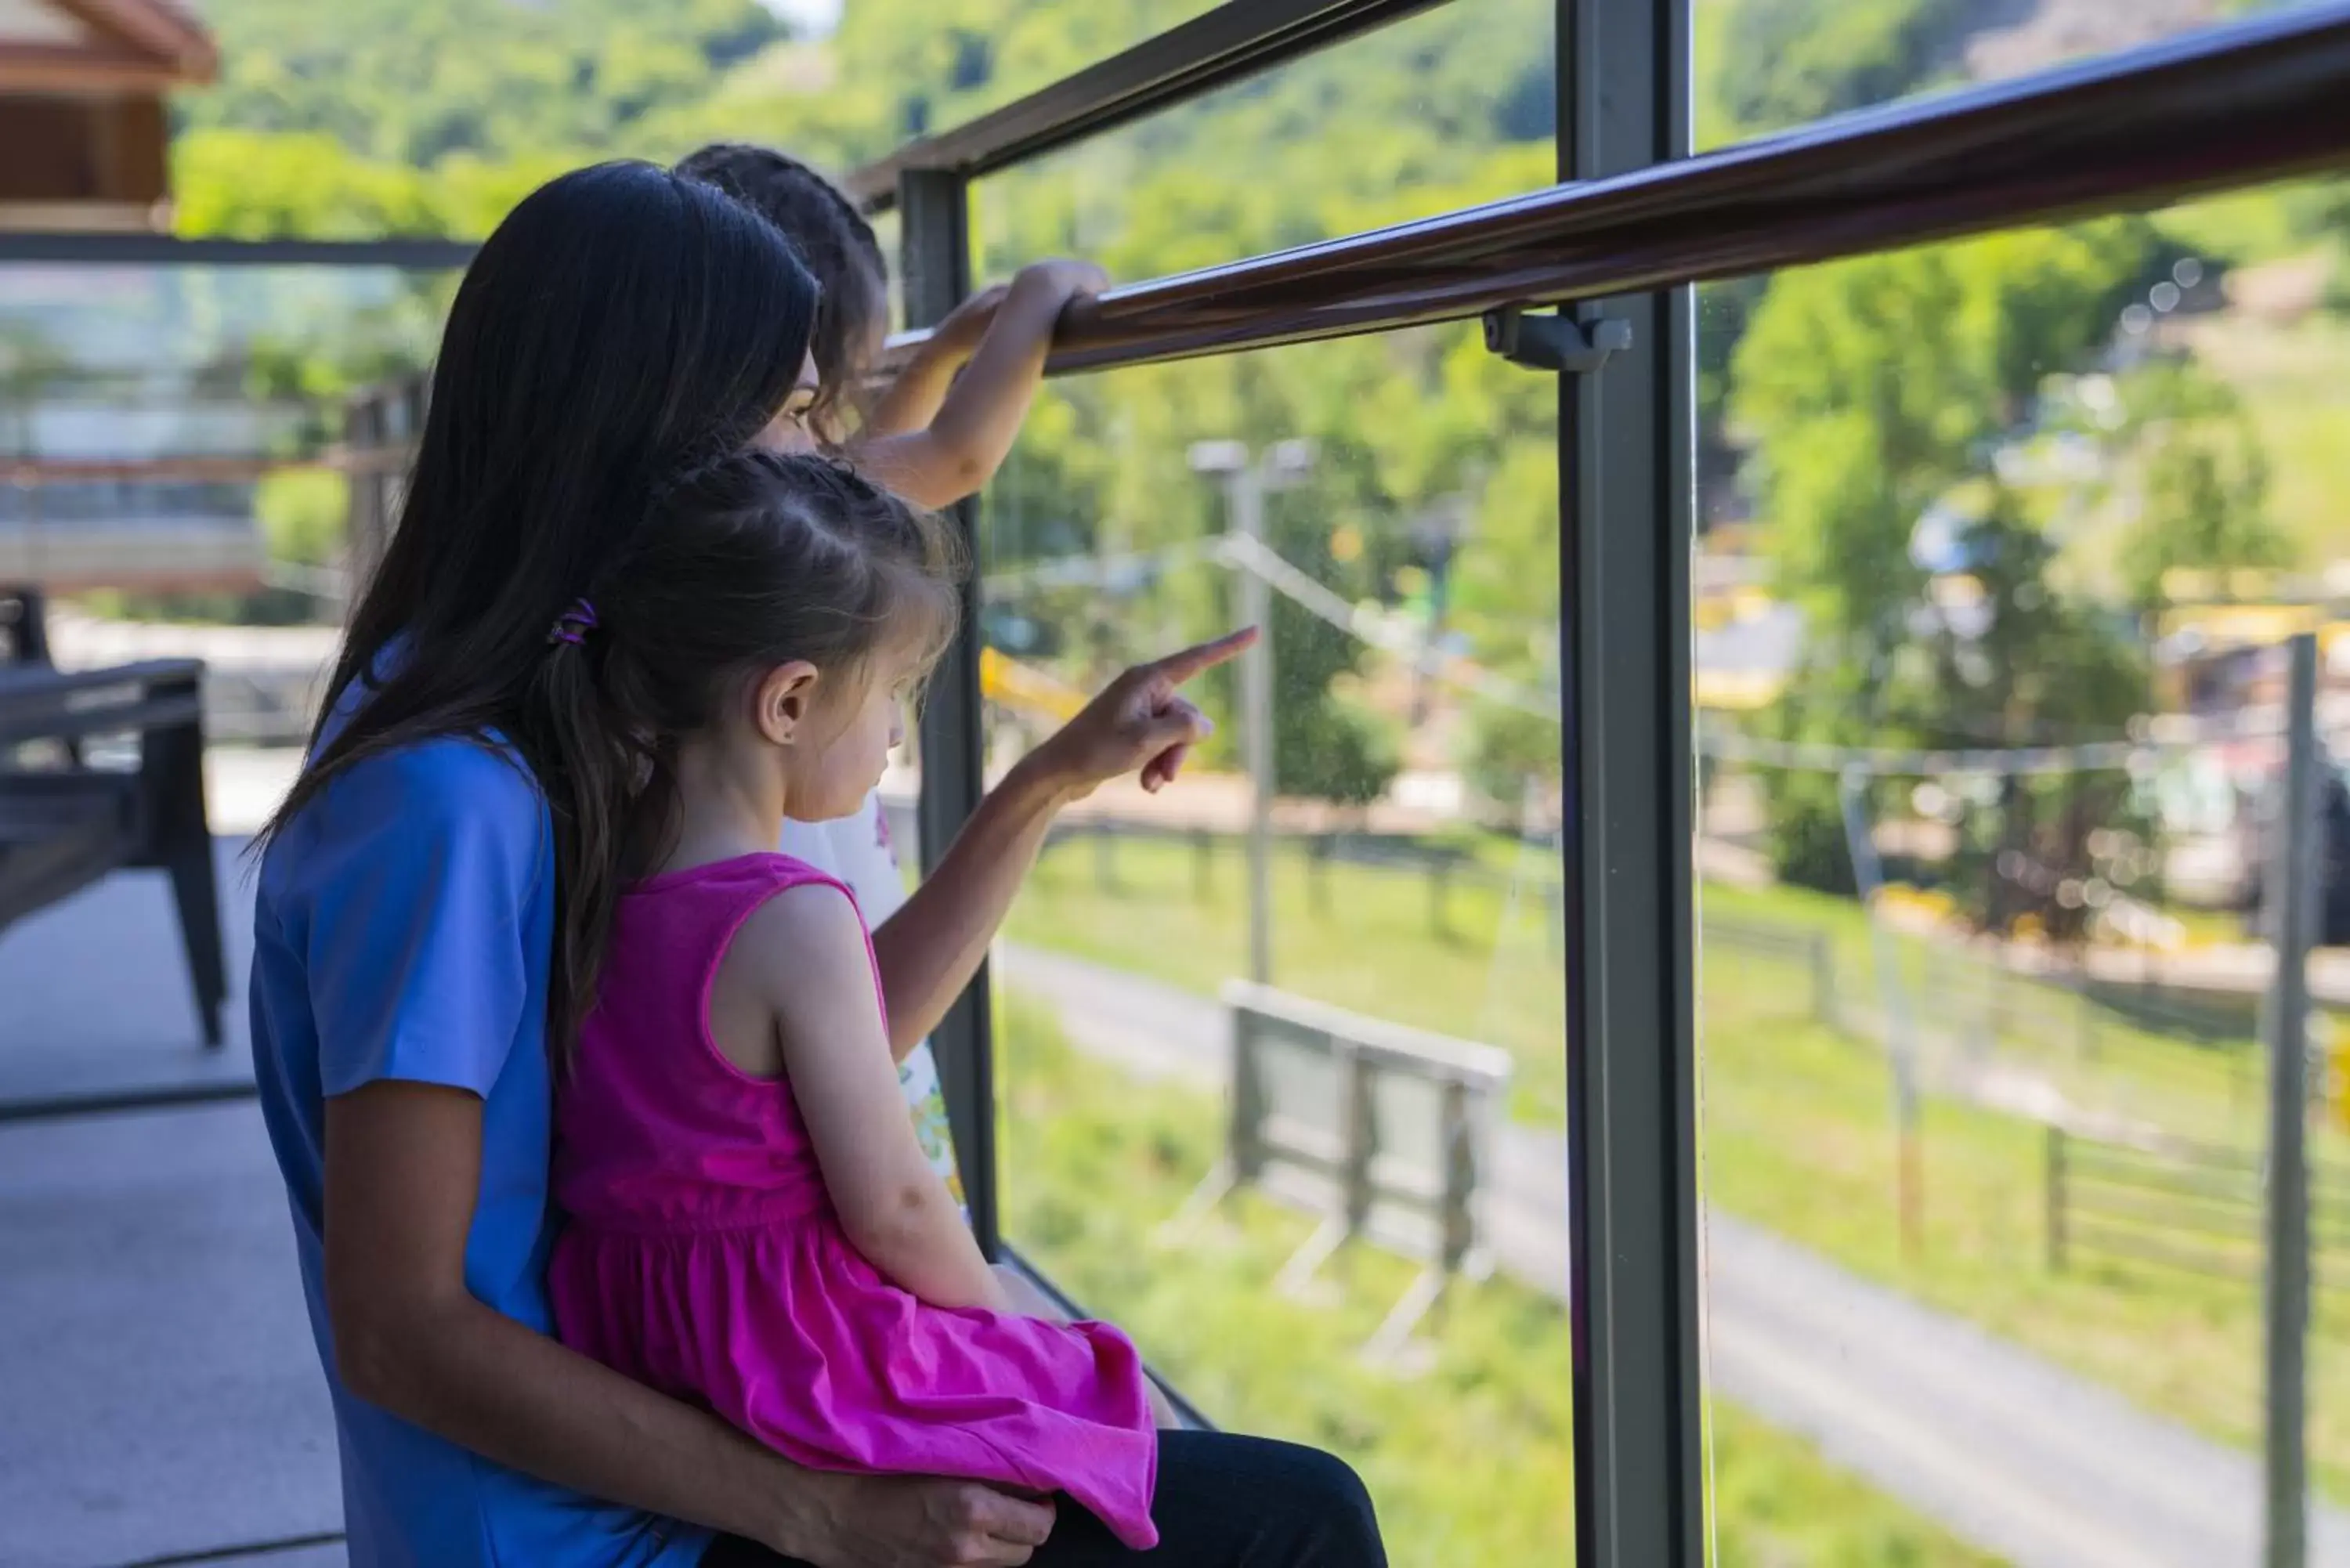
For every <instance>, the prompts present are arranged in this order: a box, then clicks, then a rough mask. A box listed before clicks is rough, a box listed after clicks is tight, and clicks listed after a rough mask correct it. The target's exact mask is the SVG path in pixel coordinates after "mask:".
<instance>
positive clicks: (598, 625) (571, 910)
mask: <svg viewBox="0 0 2350 1568" xmlns="http://www.w3.org/2000/svg"><path fill="white" fill-rule="evenodd" d="M649 522H650V526H649V527H647V528H646V529H644V530H643V531H642V532H641V534H640V535H639V543H638V544H637V545H636V547H635V548H633V549H632V550H630V551H629V553H628V554H627V555H626V556H623V557H621V558H620V559H619V560H616V561H615V562H614V563H613V565H612V566H611V568H610V570H608V572H606V573H605V574H604V575H603V576H602V577H601V579H600V580H599V581H598V582H597V583H596V584H594V585H593V586H591V587H590V588H589V590H588V592H587V595H586V596H585V597H584V598H583V599H582V600H581V601H580V602H579V603H578V604H577V605H576V606H574V607H573V608H572V610H570V611H569V612H567V613H566V614H565V615H564V616H563V617H562V618H560V619H559V620H558V621H557V622H556V625H555V627H554V628H552V629H551V630H550V631H549V633H548V637H547V645H546V654H545V657H544V659H542V660H541V662H540V665H539V669H538V670H537V673H536V678H535V679H534V680H532V681H531V684H530V689H529V692H528V696H527V699H526V701H525V711H524V718H523V726H524V728H525V730H526V731H527V732H531V733H533V734H534V735H535V736H536V737H537V738H539V739H540V740H541V741H542V742H544V750H545V752H546V753H550V754H552V755H553V756H555V757H556V758H559V759H560V762H559V767H560V771H561V772H562V774H564V778H565V784H566V787H564V788H562V789H550V790H549V791H548V792H547V793H548V796H549V798H550V799H552V800H556V801H560V802H564V803H567V809H565V810H564V811H561V812H558V813H557V815H556V889H557V894H556V898H557V904H556V922H557V926H556V953H557V955H558V956H559V958H560V959H561V960H562V961H561V962H560V963H559V964H558V965H557V967H556V973H557V974H558V975H562V976H564V977H566V978H567V981H568V983H569V984H570V985H571V986H572V987H573V988H574V989H573V994H572V995H571V996H570V997H569V998H568V999H567V1000H568V1005H567V1007H564V1008H562V1009H560V1010H558V1011H557V1012H556V1016H558V1017H567V1018H569V1019H571V1020H574V1021H575V1023H574V1026H573V1028H572V1030H570V1031H569V1032H567V1033H562V1034H560V1035H557V1036H556V1037H554V1038H552V1039H551V1040H550V1042H549V1044H550V1045H551V1047H552V1048H553V1050H554V1051H555V1053H556V1059H557V1060H558V1061H560V1060H564V1059H565V1058H566V1056H567V1053H568V1051H569V1048H570V1046H571V1044H572V1043H573V1040H574V1038H575V1037H576V1033H577V1025H576V1021H577V1020H578V1019H581V1018H584V1017H586V1016H587V1012H588V1011H589V1010H590V1008H591V1007H592V1006H593V1005H594V1001H595V991H596V981H597V976H598V971H600V969H601V967H602V960H603V954H604V946H605V941H606V940H607V937H608V933H609V932H610V929H611V923H612V909H613V903H614V900H615V899H616V898H617V897H618V895H619V888H620V885H621V883H622V882H623V881H624V880H625V879H626V878H627V877H629V876H630V875H631V874H634V873H639V872H641V871H643V870H644V869H645V868H646V867H649V866H650V865H652V864H654V863H655V862H657V861H658V860H659V858H660V856H661V855H662V854H663V853H665V852H666V851H667V849H668V847H669V846H670V845H671V843H673V842H674V841H675V836H676V832H677V826H678V824H677V793H676V784H677V781H676V774H675V766H676V756H677V745H678V742H679V741H680V740H681V739H682V738H683V737H685V736H688V735H691V734H693V733H696V732H700V731H703V730H706V729H708V728H710V727H711V726H712V724H714V723H715V722H717V721H718V719H719V717H720V716H721V714H722V713H723V711H724V709H725V706H726V704H727V703H728V702H729V701H733V699H734V698H735V697H736V696H737V695H738V694H739V693H740V692H741V691H742V688H743V681H744V680H747V679H750V678H753V677H754V676H756V675H758V674H760V673H763V672H764V671H765V670H772V669H774V668H775V666H777V665H780V664H787V663H791V662H793V661H795V660H798V659H805V660H806V661H807V662H808V663H810V664H813V665H815V666H816V668H817V670H820V671H822V672H823V674H824V675H825V676H826V678H827V683H829V682H830V681H834V680H838V681H840V682H842V684H841V685H840V686H839V687H832V688H830V689H831V690H833V691H856V690H858V688H859V687H860V686H861V683H862V682H863V681H864V680H868V679H870V671H871V668H872V665H873V663H874V661H875V659H877V657H878V656H879V655H880V654H882V653H883V652H884V651H885V650H894V649H909V648H910V650H911V651H912V652H913V653H914V654H915V655H916V657H917V659H919V660H920V668H924V669H927V668H928V666H929V664H930V663H931V661H932V660H934V659H936V658H937V657H938V655H939V654H940V652H941V651H942V650H943V649H945V647H946V644H947V641H948V639H950V638H951V636H952V634H953V630H954V627H955V624H956V617H957V614H958V608H959V604H960V600H959V597H958V591H957V584H958V582H959V581H960V578H961V576H962V556H961V553H960V547H959V545H958V544H957V542H956V537H955V535H954V534H953V533H952V532H951V530H949V529H947V528H945V527H944V526H942V525H941V524H939V522H938V521H937V520H936V519H934V518H932V517H931V515H930V514H927V513H925V512H921V511H920V510H918V509H916V508H914V507H912V506H910V505H908V504H906V503H905V502H903V501H900V500H899V499H898V498H897V497H896V496H894V495H892V494H890V493H889V492H888V491H886V490H883V489H882V488H880V487H879V485H877V484H874V483H872V482H871V481H869V480H867V479H865V478H864V477H863V476H861V475H859V474H858V472H856V471H855V470H853V469H851V468H849V467H848V466H847V464H845V463H842V462H837V461H835V460H833V459H831V458H827V457H821V456H812V455H807V454H800V455H795V456H783V455H779V454H777V453H775V452H763V451H753V452H742V453H738V454H736V455H734V456H733V457H730V458H727V459H725V460H723V461H721V462H716V463H713V464H711V465H708V466H705V467H702V468H701V469H699V470H697V471H695V472H692V473H690V474H688V475H685V476H684V477H683V478H682V479H681V481H680V483H677V484H676V485H675V486H674V487H672V488H671V489H669V490H668V491H667V492H666V493H663V494H661V495H660V496H659V497H658V498H657V499H656V501H655V503H654V505H653V514H652V516H651V517H650V519H649ZM836 700H837V699H836Z"/></svg>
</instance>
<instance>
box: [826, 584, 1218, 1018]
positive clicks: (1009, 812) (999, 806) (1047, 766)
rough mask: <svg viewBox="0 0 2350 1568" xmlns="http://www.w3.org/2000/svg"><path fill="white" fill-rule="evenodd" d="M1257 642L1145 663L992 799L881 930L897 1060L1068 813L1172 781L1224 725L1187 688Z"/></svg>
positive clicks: (949, 995) (964, 975)
mask: <svg viewBox="0 0 2350 1568" xmlns="http://www.w3.org/2000/svg"><path fill="white" fill-rule="evenodd" d="M1255 640H1256V632H1255V629H1254V628H1249V629H1247V630H1243V631H1236V632H1234V633H1232V635H1231V636H1229V637H1223V638H1219V639H1217V640H1215V641H1213V642H1203V643H1201V644H1200V645H1199V646H1198V647H1196V648H1187V649H1183V650H1182V651H1181V652H1180V653H1173V654H1170V655H1168V656H1167V657H1166V658H1165V659H1158V660H1156V661H1154V662H1152V663H1149V664H1139V665H1136V666H1135V667H1134V668H1133V669H1131V670H1128V671H1127V672H1126V673H1125V674H1123V675H1121V676H1119V677H1118V679H1117V680H1113V681H1112V682H1110V684H1109V685H1108V686H1107V688H1105V689H1104V690H1103V691H1102V693H1101V695H1100V696H1098V697H1096V698H1095V699H1094V700H1093V701H1091V702H1089V703H1087V705H1086V708H1085V711H1083V712H1081V713H1079V714H1078V715H1077V716H1076V718H1074V719H1072V720H1070V721H1069V722H1068V723H1066V725H1064V726H1062V728H1061V729H1060V730H1059V731H1058V732H1055V734H1054V735H1053V737H1052V738H1051V739H1049V740H1047V741H1046V742H1045V743H1044V744H1043V745H1041V746H1039V747H1037V748H1036V749H1035V751H1034V752H1031V753H1029V754H1028V755H1027V756H1026V757H1024V758H1023V759H1022V760H1021V761H1020V763H1018V764H1017V765H1016V766H1014V768H1013V770H1012V772H1011V773H1010V774H1007V775H1006V776H1005V778H1004V780H1003V783H1002V784H998V785H997V786H996V787H995V788H994V789H993V790H990V791H989V792H988V794H987V796H986V798H984V799H983V800H982V801H981V802H980V803H979V807H978V809H977V810H975V811H974V812H972V815H971V819H970V820H969V821H967V822H966V823H964V824H963V827H962V832H961V833H959V834H957V835H956V836H955V841H954V843H953V844H952V845H951V846H949V847H948V849H947V852H946V854H945V855H944V856H943V857H941V859H940V861H939V864H938V866H937V867H936V868H935V869H933V870H932V871H931V875H930V876H929V877H925V878H923V881H922V885H921V886H920V887H919V888H916V889H915V890H914V892H913V896H912V897H910V898H908V899H907V900H906V902H905V905H904V907H902V908H901V909H899V911H898V912H897V913H896V914H894V915H892V916H890V917H889V919H887V920H885V921H883V922H882V924H881V928H880V929H879V930H877V931H875V932H874V933H873V953H874V958H875V961H876V962H877V963H878V964H879V968H880V971H881V991H882V994H883V995H884V996H886V997H887V998H888V999H889V1048H890V1050H891V1052H892V1053H893V1054H896V1055H898V1056H900V1057H902V1056H904V1055H905V1054H906V1053H907V1052H909V1051H911V1050H912V1049H913V1048H914V1047H915V1046H916V1045H917V1044H920V1042H921V1040H922V1038H923V1037H924V1036H925V1035H927V1034H929V1033H930V1032H931V1030H933V1029H935V1028H937V1027H938V1023H939V1020H940V1019H941V1018H943V1017H944V1016H946V1011H947V1009H948V1008H949V1007H950V1006H951V1005H952V1004H953V1002H954V999H955V998H956V997H957V996H959V995H961V994H962V989H963V987H964V986H966V985H969V984H970V983H971V977H972V975H974V974H976V973H977V972H978V971H979V962H980V960H982V959H983V958H984V957H986V956H987V945H988V943H990V942H992V941H993V940H995V931H996V928H997V927H999V926H1001V925H1002V924H1003V917H1004V915H1005V914H1006V913H1007V912H1008V911H1009V910H1010V909H1011V908H1012V898H1013V896H1014V894H1015V893H1017V892H1018V891H1019V890H1020V884H1021V881H1022V879H1023V878H1024V877H1026V876H1027V875H1028V868H1029V867H1031V866H1032V865H1034V864H1035V859H1036V852H1037V849H1038V847H1039V846H1042V845H1043V844H1044V842H1045V831H1046V830H1047V829H1048V828H1050V827H1051V826H1052V825H1053V818H1054V817H1055V816H1056V815H1059V813H1060V810H1061V808H1062V807H1063V806H1065V805H1068V804H1069V803H1070V802H1071V801H1076V800H1082V799H1083V798H1085V796H1087V794H1091V793H1092V792H1093V791H1094V789H1095V788H1096V787H1097V786H1098V785H1100V784H1106V783H1107V782H1108V781H1109V780H1111V779H1114V778H1118V777H1119V776H1121V775H1123V774H1129V773H1133V772H1135V771H1137V770H1138V769H1139V770H1140V772H1141V774H1142V787H1143V788H1145V789H1148V790H1153V791H1155V790H1158V789H1159V788H1161V787H1163V786H1164V785H1165V784H1168V783H1169V782H1170V780H1172V779H1173V778H1174V777H1175V775H1176V774H1177V773H1178V772H1179V771H1180V769H1181V768H1182V765H1183V757H1184V753H1187V752H1189V751H1190V750H1191V747H1192V746H1194V745H1196V744H1198V743H1199V742H1201V741H1203V740H1205V739H1206V738H1207V737H1208V735H1209V734H1210V732H1211V730H1212V728H1213V726H1211V724H1210V723H1209V722H1208V721H1207V718H1206V716H1205V715H1203V714H1202V713H1201V711H1200V710H1199V709H1198V708H1196V707H1194V706H1192V704H1191V702H1190V701H1187V700H1186V699H1185V698H1184V697H1183V695H1182V690H1181V689H1182V686H1183V683H1184V682H1185V681H1187V680H1191V678H1192V677H1194V676H1196V675H1198V674H1200V673H1201V671H1203V670H1211V669H1213V668H1214V667H1215V666H1217V665H1219V664H1222V663H1223V662H1224V661H1225V660H1226V659H1232V658H1235V657H1237V656H1238V655H1239V653H1240V652H1241V650H1242V649H1245V648H1247V647H1248V646H1249V644H1250V643H1252V642H1253V641H1255Z"/></svg>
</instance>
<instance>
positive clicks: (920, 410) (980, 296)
mask: <svg viewBox="0 0 2350 1568" xmlns="http://www.w3.org/2000/svg"><path fill="white" fill-rule="evenodd" d="M1008 292H1009V291H1008V290H1007V289H1006V288H1005V286H1003V284H1000V283H999V284H995V285H993V286H991V287H988V288H983V289H981V290H980V291H979V292H978V293H977V294H974V295H972V296H971V297H970V298H969V299H966V300H964V301H963V302H962V304H961V305H958V306H955V307H954V309H953V310H951V311H950V312H948V314H947V318H946V319H945V320H944V321H941V322H940V323H939V324H938V325H937V326H936V327H932V328H931V335H930V337H927V338H925V339H923V342H922V346H921V347H920V348H917V349H916V350H915V351H914V355H913V358H910V359H909V360H908V361H907V362H906V368H905V369H902V370H900V371H899V372H898V375H897V378H896V379H893V380H892V381H891V382H890V383H889V388H888V389H887V390H885V391H884V392H883V393H882V394H881V396H880V397H879V399H877V400H875V401H874V404H873V407H872V409H871V410H868V412H867V414H866V416H865V423H864V425H863V427H862V428H861V429H859V430H858V439H859V440H861V441H879V440H880V439H881V438H882V437H884V436H894V435H904V434H905V433H906V432H908V431H918V430H921V429H924V428H926V427H927V426H928V425H929V424H930V422H931V421H932V420H934V419H936V418H937V417H938V413H939V408H940V406H941V404H943V403H944V402H945V401H946V398H947V389H949V388H951V387H952V386H953V385H954V379H955V372H956V371H958V370H961V369H962V368H963V366H964V365H965V364H967V363H969V362H970V359H971V357H972V354H973V353H974V352H975V351H976V350H977V349H978V348H979V345H980V342H981V340H982V339H983V338H984V337H986V336H987V328H988V327H989V326H990V324H992V323H993V321H994V320H995V312H996V308H997V306H1001V305H1002V304H1003V296H1004V295H1005V294H1006V293H1008Z"/></svg>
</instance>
